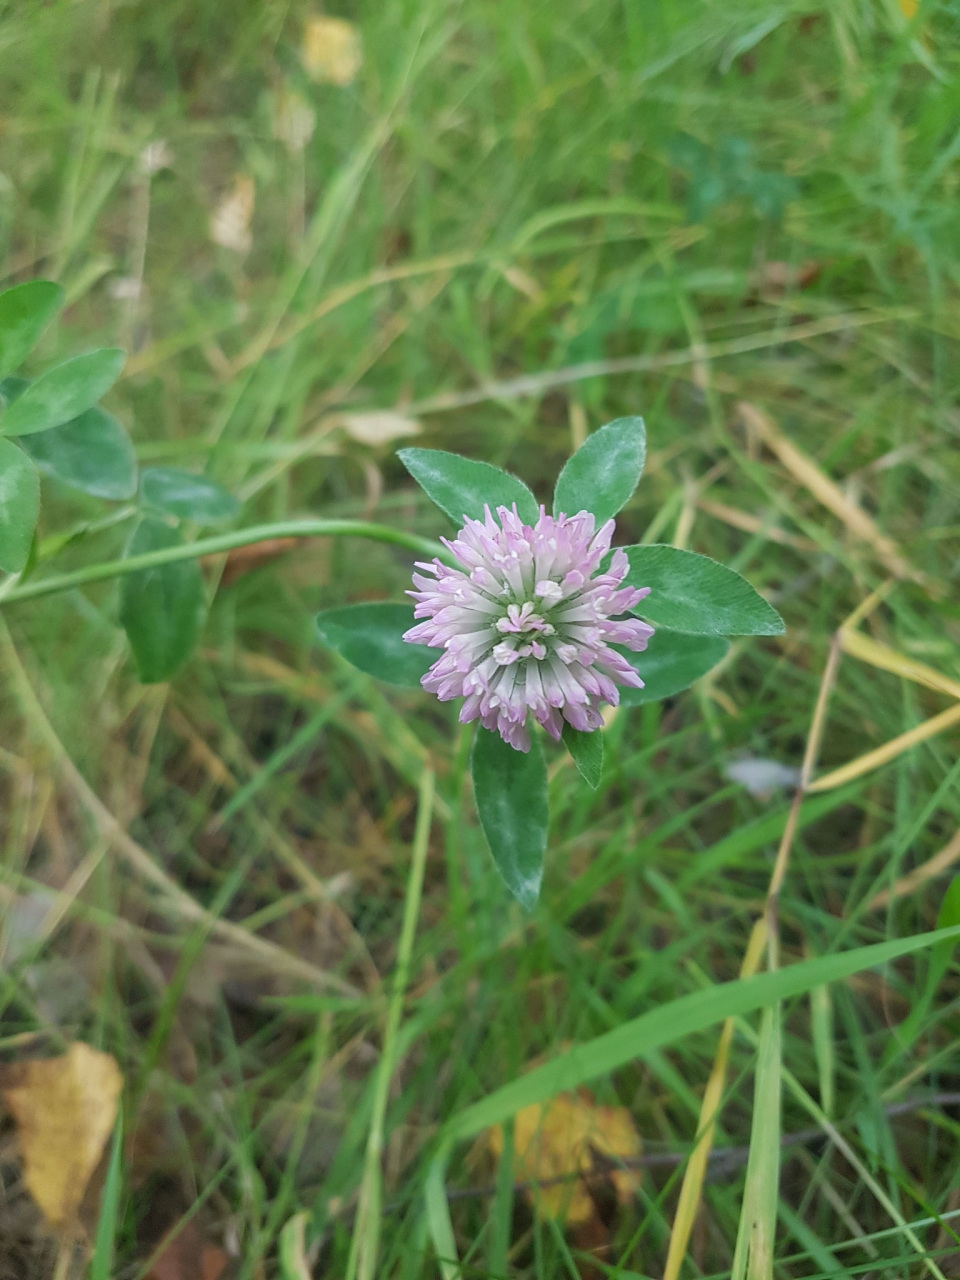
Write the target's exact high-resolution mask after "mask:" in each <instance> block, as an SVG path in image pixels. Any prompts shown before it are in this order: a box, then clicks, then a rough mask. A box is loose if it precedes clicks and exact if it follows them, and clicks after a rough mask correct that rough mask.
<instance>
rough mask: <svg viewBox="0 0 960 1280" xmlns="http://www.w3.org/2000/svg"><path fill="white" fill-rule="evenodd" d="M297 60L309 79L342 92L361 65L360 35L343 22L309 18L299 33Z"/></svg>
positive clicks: (342, 20)
mask: <svg viewBox="0 0 960 1280" xmlns="http://www.w3.org/2000/svg"><path fill="white" fill-rule="evenodd" d="M301 57H302V59H303V66H304V70H305V71H306V72H307V74H308V75H309V76H310V77H311V78H312V79H314V80H321V81H325V82H326V83H328V84H336V85H339V86H340V87H341V88H343V87H345V86H346V85H348V84H349V83H350V81H351V80H352V79H353V77H354V76H355V75H356V74H357V72H358V71H359V70H360V66H361V64H362V62H363V49H362V47H361V45H360V34H359V32H358V31H357V29H356V27H354V26H351V24H350V23H349V22H345V21H344V19H343V18H328V17H326V16H325V15H323V14H321V15H319V16H317V17H315V18H311V19H310V20H309V21H308V22H307V24H306V26H305V27H304V29H303V45H302V48H301Z"/></svg>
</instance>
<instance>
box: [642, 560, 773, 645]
mask: <svg viewBox="0 0 960 1280" xmlns="http://www.w3.org/2000/svg"><path fill="white" fill-rule="evenodd" d="M624 550H625V551H626V553H627V556H628V558H629V560H630V569H629V571H628V572H627V576H626V577H625V578H624V580H623V585H624V586H625V587H628V586H629V587H650V589H651V590H650V594H649V595H648V596H647V597H646V599H645V600H642V601H641V602H640V604H639V605H638V606H637V608H636V609H635V610H634V612H635V613H639V614H640V616H641V617H643V618H646V619H648V620H649V621H650V622H652V623H653V624H654V626H663V627H672V628H673V629H674V630H676V631H687V632H690V633H691V634H692V635H698V636H781V635H783V633H784V630H785V627H784V625H783V619H782V618H781V617H780V615H779V613H777V611H776V609H774V608H773V607H772V606H771V605H769V604H767V602H766V600H764V598H763V596H761V595H760V594H759V593H758V592H756V591H754V589H753V587H751V585H750V583H749V582H747V580H746V578H741V577H740V575H739V573H735V572H734V571H733V569H728V568H727V566H726V565H724V564H718V563H717V561H716V560H711V559H710V557H709V556H701V555H698V554H697V553H696V552H695V551H681V550H680V549H679V548H677V547H668V546H662V545H654V546H650V547H624Z"/></svg>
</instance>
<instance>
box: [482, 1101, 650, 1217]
mask: <svg viewBox="0 0 960 1280" xmlns="http://www.w3.org/2000/svg"><path fill="white" fill-rule="evenodd" d="M487 1146H488V1148H489V1150H490V1152H491V1153H492V1154H493V1156H494V1157H495V1158H496V1159H499V1158H500V1155H501V1153H502V1151H503V1129H502V1127H501V1126H500V1125H494V1126H493V1128H492V1129H489V1130H488V1131H487ZM640 1152H641V1143H640V1136H639V1134H638V1133H637V1131H636V1129H635V1127H634V1124H633V1120H632V1119H631V1116H630V1112H629V1111H627V1109H626V1108H625V1107H603V1106H599V1105H598V1104H597V1103H596V1102H594V1100H593V1098H592V1097H591V1095H590V1094H589V1092H588V1091H587V1090H586V1089H580V1090H578V1091H577V1092H576V1093H558V1094H557V1096H556V1097H555V1098H552V1099H551V1100H550V1101H549V1102H547V1103H544V1104H542V1105H541V1104H536V1105H535V1106H532V1107H524V1108H523V1110H522V1111H518V1112H517V1114H516V1115H515V1116H514V1120H513V1173H514V1178H515V1179H517V1180H518V1181H520V1182H531V1183H547V1184H548V1185H543V1186H536V1187H532V1188H531V1189H530V1195H531V1199H532V1201H533V1204H534V1207H535V1208H536V1210H537V1211H538V1212H539V1213H540V1214H542V1215H543V1216H545V1217H549V1218H564V1219H565V1220H566V1222H567V1225H568V1226H571V1227H575V1226H581V1225H583V1224H584V1223H587V1222H589V1221H590V1220H591V1219H592V1218H593V1217H594V1216H595V1212H596V1211H595V1209H594V1204H593V1200H592V1199H591V1197H590V1194H589V1192H588V1191H587V1188H586V1186H585V1185H584V1183H583V1182H581V1181H580V1180H579V1179H576V1180H574V1179H571V1180H570V1181H561V1182H556V1183H554V1184H553V1185H549V1183H550V1181H551V1180H552V1179H555V1178H558V1179H560V1178H564V1177H565V1176H567V1175H570V1174H587V1173H590V1172H591V1171H592V1170H593V1167H594V1153H596V1154H598V1155H601V1156H607V1157H608V1158H609V1159H610V1160H613V1161H616V1160H618V1159H619V1160H635V1159H636V1158H637V1157H638V1156H639V1155H640ZM609 1176H610V1181H611V1182H612V1183H613V1186H614V1188H615V1190H616V1193H617V1197H618V1199H620V1200H621V1201H623V1200H627V1199H629V1197H630V1196H631V1195H633V1194H634V1193H635V1192H636V1190H637V1188H638V1187H639V1185H640V1171H639V1169H626V1168H619V1169H614V1170H613V1171H612V1172H611V1173H610V1175H609Z"/></svg>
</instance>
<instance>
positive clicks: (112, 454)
mask: <svg viewBox="0 0 960 1280" xmlns="http://www.w3.org/2000/svg"><path fill="white" fill-rule="evenodd" d="M23 447H24V449H25V450H26V451H27V453H29V455H30V457H31V458H33V460H34V462H35V463H36V464H37V468H38V469H39V471H40V472H41V473H42V474H43V475H45V476H50V477H51V478H52V479H54V480H59V481H60V482H61V483H62V484H67V485H70V487H71V488H72V489H80V490H82V492H83V493H90V494H92V495H93V496H94V497H95V498H110V499H111V500H112V501H114V502H117V501H120V500H121V499H123V498H132V497H133V495H134V494H135V493H136V491H137V455H136V453H135V451H134V448H133V444H132V443H131V440H130V437H129V436H128V435H127V433H126V431H124V429H123V427H122V426H121V425H120V423H119V422H118V421H117V420H116V418H115V417H113V415H112V414H109V413H107V412H106V410H104V409H99V408H96V407H94V408H93V409H88V410H87V411H86V413H81V414H80V416H79V418H74V419H73V421H72V422H65V423H64V424H63V426H61V427H52V428H51V429H50V430H49V431H41V432H38V434H37V435H34V436H24V437H23Z"/></svg>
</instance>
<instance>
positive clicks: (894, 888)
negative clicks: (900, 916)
mask: <svg viewBox="0 0 960 1280" xmlns="http://www.w3.org/2000/svg"><path fill="white" fill-rule="evenodd" d="M958 861H960V831H957V833H956V834H955V835H954V837H953V839H952V840H949V841H948V842H947V843H946V844H945V845H944V846H943V848H942V849H941V850H940V852H939V853H935V854H934V855H933V857H932V858H929V859H928V860H927V861H926V862H924V863H923V865H922V866H919V867H915V868H914V869H913V871H910V872H908V873H907V874H906V875H905V876H901V877H900V879H899V880H895V881H894V883H893V884H892V885H891V886H890V888H889V889H881V890H880V892H879V893H876V894H874V896H873V897H872V898H871V899H870V901H869V902H868V903H867V910H868V911H879V910H881V909H882V908H883V907H885V906H887V905H888V903H891V902H895V901H896V900H897V898H904V897H906V895H907V894H908V893H913V891H914V889H919V888H920V887H921V886H922V885H925V884H926V883H927V881H928V880H932V879H933V878H934V877H935V876H938V875H941V874H942V873H943V872H944V871H946V870H947V868H948V867H952V866H953V864H954V863H955V862H958Z"/></svg>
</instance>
